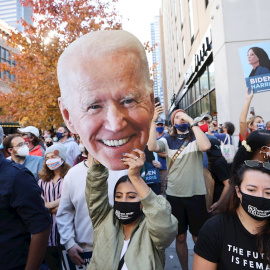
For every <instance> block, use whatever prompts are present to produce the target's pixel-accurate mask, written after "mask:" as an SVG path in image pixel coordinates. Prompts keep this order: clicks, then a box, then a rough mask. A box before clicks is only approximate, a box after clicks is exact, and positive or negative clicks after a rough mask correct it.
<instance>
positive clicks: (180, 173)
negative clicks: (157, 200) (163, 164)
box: [157, 134, 206, 197]
mask: <svg viewBox="0 0 270 270" xmlns="http://www.w3.org/2000/svg"><path fill="white" fill-rule="evenodd" d="M184 141H185V138H181V137H179V136H177V137H176V138H175V137H172V136H170V135H167V134H166V135H165V136H164V137H162V138H161V139H160V140H158V141H157V143H158V146H159V152H166V156H167V157H166V160H167V168H169V166H170V163H171V159H172V158H173V156H174V154H175V153H176V152H177V150H178V148H179V147H180V146H181V145H182V144H183V143H184ZM202 163H203V155H202V152H201V151H200V150H199V146H198V144H197V141H196V140H195V138H193V139H192V140H191V141H190V142H189V144H188V145H187V146H186V147H185V148H184V149H183V151H182V152H181V154H180V155H179V156H178V157H177V158H176V160H175V161H174V163H173V165H172V167H171V168H170V170H169V172H168V187H167V190H166V194H167V195H170V196H175V197H192V196H194V195H204V194H206V188H205V183H204V177H203V167H202Z"/></svg>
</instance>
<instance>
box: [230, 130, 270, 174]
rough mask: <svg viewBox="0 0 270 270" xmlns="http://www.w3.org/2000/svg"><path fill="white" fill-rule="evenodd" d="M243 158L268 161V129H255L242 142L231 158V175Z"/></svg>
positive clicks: (269, 143) (240, 164) (269, 148)
mask: <svg viewBox="0 0 270 270" xmlns="http://www.w3.org/2000/svg"><path fill="white" fill-rule="evenodd" d="M245 160H258V161H262V162H269V161H270V131H269V130H255V131H254V132H252V133H250V134H249V135H248V137H247V139H246V141H243V142H242V146H240V147H239V149H238V151H237V152H236V154H235V157H234V159H233V163H232V168H231V175H232V176H233V175H235V174H236V173H237V171H238V170H239V169H240V167H241V166H242V165H243V164H244V161H245Z"/></svg>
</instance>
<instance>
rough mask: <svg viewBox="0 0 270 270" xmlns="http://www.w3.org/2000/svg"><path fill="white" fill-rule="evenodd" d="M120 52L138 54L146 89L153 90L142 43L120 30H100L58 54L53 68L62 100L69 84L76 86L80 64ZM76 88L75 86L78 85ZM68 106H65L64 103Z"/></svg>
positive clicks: (66, 93)
mask: <svg viewBox="0 0 270 270" xmlns="http://www.w3.org/2000/svg"><path fill="white" fill-rule="evenodd" d="M119 51H120V52H121V51H125V52H126V51H130V52H134V53H137V54H139V59H140V61H141V70H140V71H139V72H141V73H142V77H143V80H144V81H145V85H146V89H147V90H148V91H149V93H151V92H152V91H153V89H152V87H151V83H150V75H149V68H148V62H147V57H146V53H145V49H144V47H143V45H142V43H141V42H140V41H139V40H138V39H137V38H136V37H135V36H134V35H132V34H131V33H129V32H127V31H124V30H103V31H95V32H90V33H88V34H86V35H84V36H82V37H80V38H79V39H77V40H75V41H74V42H72V43H71V44H70V45H69V46H68V47H67V48H66V49H65V51H64V52H63V53H62V55H61V56H60V58H59V61H58V65H57V76H58V82H59V86H60V91H61V98H62V101H64V100H65V102H66V101H67V96H69V94H70V90H71V89H72V90H75V91H76V89H73V88H72V86H71V84H72V82H73V86H74V84H75V85H76V81H77V80H78V78H77V77H76V72H75V71H76V70H77V69H78V68H79V67H81V66H82V65H83V64H82V63H84V64H85V63H86V64H87V63H91V60H92V59H93V58H96V57H100V56H102V55H106V54H113V53H117V52H119ZM78 85H79V84H78ZM66 105H68V104H66Z"/></svg>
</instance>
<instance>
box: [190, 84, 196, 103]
mask: <svg viewBox="0 0 270 270" xmlns="http://www.w3.org/2000/svg"><path fill="white" fill-rule="evenodd" d="M191 91H192V94H191V96H192V97H191V103H193V102H195V100H196V91H195V85H192V88H191Z"/></svg>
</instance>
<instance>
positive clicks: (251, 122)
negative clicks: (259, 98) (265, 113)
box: [239, 89, 266, 142]
mask: <svg viewBox="0 0 270 270" xmlns="http://www.w3.org/2000/svg"><path fill="white" fill-rule="evenodd" d="M252 98H253V90H251V92H250V94H249V92H248V89H247V93H246V99H245V103H244V106H243V108H242V111H241V114H240V118H239V125H240V133H239V139H240V141H241V142H242V141H244V140H245V139H246V138H247V136H248V134H250V133H251V132H253V131H254V130H257V129H260V130H261V129H266V125H265V123H264V121H263V118H262V117H261V116H258V115H254V116H252V117H250V118H249V119H248V120H247V115H248V110H249V106H250V103H251V101H252ZM258 124H259V125H258Z"/></svg>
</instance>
